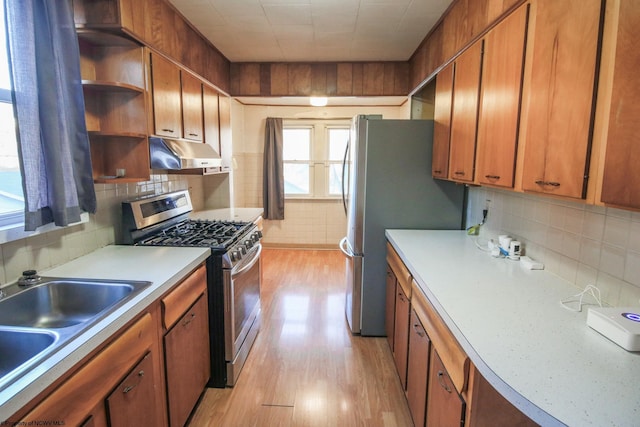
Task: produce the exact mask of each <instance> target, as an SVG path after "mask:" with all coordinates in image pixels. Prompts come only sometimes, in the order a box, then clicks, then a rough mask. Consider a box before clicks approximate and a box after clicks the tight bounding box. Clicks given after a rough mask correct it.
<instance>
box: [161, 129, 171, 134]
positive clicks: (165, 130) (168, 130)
mask: <svg viewBox="0 0 640 427" xmlns="http://www.w3.org/2000/svg"><path fill="white" fill-rule="evenodd" d="M162 132H170V133H173V129H162Z"/></svg>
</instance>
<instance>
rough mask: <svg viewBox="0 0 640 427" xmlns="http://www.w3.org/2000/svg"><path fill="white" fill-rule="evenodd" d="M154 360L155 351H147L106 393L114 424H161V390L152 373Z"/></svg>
mask: <svg viewBox="0 0 640 427" xmlns="http://www.w3.org/2000/svg"><path fill="white" fill-rule="evenodd" d="M153 364H154V360H153V355H152V354H151V353H147V354H146V355H145V356H144V357H143V358H142V360H141V361H140V362H139V363H138V364H137V365H136V366H135V367H134V368H133V369H132V370H131V372H130V373H129V375H127V376H126V377H125V379H124V380H122V382H121V383H120V384H118V386H117V387H116V389H115V390H113V392H112V393H111V394H110V395H109V397H107V409H108V414H109V425H110V426H111V427H128V426H131V427H137V426H143V425H148V426H157V425H162V420H161V419H160V417H159V416H158V413H157V411H155V408H156V407H157V406H158V402H157V399H158V394H157V393H155V392H154V389H156V388H157V387H158V384H157V383H158V381H157V379H156V378H155V377H154V375H153Z"/></svg>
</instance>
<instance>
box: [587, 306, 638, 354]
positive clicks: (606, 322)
mask: <svg viewBox="0 0 640 427" xmlns="http://www.w3.org/2000/svg"><path fill="white" fill-rule="evenodd" d="M587 325H588V326H590V327H591V328H593V329H595V330H596V331H598V332H600V333H601V334H602V335H604V336H605V337H607V338H609V339H610V340H611V341H613V342H614V343H616V344H618V345H619V346H620V347H622V348H624V349H625V350H628V351H640V307H595V308H592V307H590V308H589V311H588V312H587Z"/></svg>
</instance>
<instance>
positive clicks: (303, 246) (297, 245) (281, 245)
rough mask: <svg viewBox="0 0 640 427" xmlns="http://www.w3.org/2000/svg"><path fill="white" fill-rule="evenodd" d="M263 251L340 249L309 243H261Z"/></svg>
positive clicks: (333, 245) (334, 246) (336, 246)
mask: <svg viewBox="0 0 640 427" xmlns="http://www.w3.org/2000/svg"><path fill="white" fill-rule="evenodd" d="M262 246H263V247H264V248H265V249H307V250H320V251H334V250H339V249H340V248H339V247H338V245H336V244H309V243H265V242H262Z"/></svg>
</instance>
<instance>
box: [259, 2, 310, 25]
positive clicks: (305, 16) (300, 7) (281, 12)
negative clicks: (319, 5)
mask: <svg viewBox="0 0 640 427" xmlns="http://www.w3.org/2000/svg"><path fill="white" fill-rule="evenodd" d="M263 8H264V13H265V15H267V19H268V20H269V22H270V23H271V25H311V24H312V23H313V22H312V20H311V5H308V4H293V5H279V4H265V5H263Z"/></svg>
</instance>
